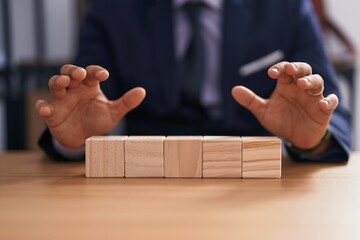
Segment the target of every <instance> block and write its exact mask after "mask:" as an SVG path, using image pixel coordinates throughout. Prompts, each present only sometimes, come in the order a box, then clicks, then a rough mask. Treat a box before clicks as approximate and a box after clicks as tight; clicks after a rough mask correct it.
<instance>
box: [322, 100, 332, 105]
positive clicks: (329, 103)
mask: <svg viewBox="0 0 360 240" xmlns="http://www.w3.org/2000/svg"><path fill="white" fill-rule="evenodd" d="M321 101H322V102H324V103H326V105H328V106H330V105H331V102H330V101H329V99H326V98H324V99H322V100H321Z"/></svg>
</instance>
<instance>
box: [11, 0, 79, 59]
mask: <svg viewBox="0 0 360 240" xmlns="http://www.w3.org/2000/svg"><path fill="white" fill-rule="evenodd" d="M9 2H10V5H11V16H12V17H11V21H12V25H11V28H12V29H11V30H12V31H13V32H12V39H13V46H12V51H13V62H14V63H15V64H16V63H19V62H22V61H24V60H31V59H33V58H34V57H35V54H36V52H35V25H34V24H35V19H34V11H33V1H32V0H30V1H29V0H11V1H9ZM75 3H76V1H74V0H44V13H45V16H44V19H45V34H46V39H47V42H46V43H45V49H46V51H47V52H46V56H45V60H48V61H54V60H63V61H69V60H72V58H73V55H74V53H73V51H74V41H75V40H76V34H75V29H76V27H77V25H76V24H75V23H74V22H75V20H74V19H75V17H76V16H75V12H74V11H75V9H76V8H75Z"/></svg>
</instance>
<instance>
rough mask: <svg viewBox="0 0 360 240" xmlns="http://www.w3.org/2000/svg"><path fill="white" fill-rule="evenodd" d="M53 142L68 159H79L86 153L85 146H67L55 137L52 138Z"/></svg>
mask: <svg viewBox="0 0 360 240" xmlns="http://www.w3.org/2000/svg"><path fill="white" fill-rule="evenodd" d="M52 144H53V146H54V149H55V150H56V151H58V152H59V153H60V154H61V155H63V156H64V157H66V158H68V159H72V160H77V159H80V158H82V157H83V156H84V154H85V146H83V147H80V148H75V149H74V148H67V147H65V146H64V145H62V144H61V143H60V142H59V141H57V140H56V139H54V138H52Z"/></svg>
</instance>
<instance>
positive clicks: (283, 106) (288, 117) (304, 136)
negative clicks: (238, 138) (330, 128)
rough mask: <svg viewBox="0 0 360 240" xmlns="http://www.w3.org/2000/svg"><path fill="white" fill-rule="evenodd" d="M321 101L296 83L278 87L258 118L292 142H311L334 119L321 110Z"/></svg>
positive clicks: (268, 127)
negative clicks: (319, 102) (318, 103)
mask: <svg viewBox="0 0 360 240" xmlns="http://www.w3.org/2000/svg"><path fill="white" fill-rule="evenodd" d="M317 102H318V100H315V99H314V98H309V97H308V96H307V93H306V92H303V91H298V89H297V87H296V86H295V84H294V86H278V88H277V89H276V90H275V91H274V92H273V94H272V96H271V97H270V99H268V100H267V103H266V104H265V105H264V108H263V110H262V111H260V114H259V115H258V116H257V118H258V120H259V122H260V123H261V124H262V125H263V126H264V127H265V128H266V129H268V130H269V131H270V132H272V133H276V135H278V136H281V137H284V138H285V139H289V140H290V139H292V142H297V141H299V142H304V141H308V136H312V135H313V134H314V133H315V134H316V133H317V132H323V131H324V129H325V130H326V128H327V124H328V122H329V119H330V118H329V116H328V115H325V114H323V113H322V112H321V111H320V110H319V107H318V105H317ZM289 129H291V130H290V131H289ZM295 139H296V140H295Z"/></svg>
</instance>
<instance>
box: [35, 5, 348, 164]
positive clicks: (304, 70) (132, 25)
mask: <svg viewBox="0 0 360 240" xmlns="http://www.w3.org/2000/svg"><path fill="white" fill-rule="evenodd" d="M188 2H189V1H186V0H173V1H171V0H161V1H160V0H159V1H158V0H126V1H125V0H123V1H111V0H107V1H104V0H103V1H95V2H94V4H93V7H92V9H91V11H90V13H89V15H88V18H87V21H86V23H85V26H84V29H83V32H82V35H81V41H80V42H81V44H80V49H79V54H78V57H77V61H76V65H78V66H83V67H86V68H81V67H77V66H76V65H65V66H63V68H62V69H61V74H60V75H58V76H54V77H52V78H51V79H50V80H49V88H50V90H51V92H52V95H53V97H54V100H53V102H51V103H48V102H45V101H43V100H39V101H38V102H37V103H36V110H37V112H38V113H39V114H40V116H42V117H43V118H44V119H45V121H46V123H47V125H48V130H47V131H46V132H45V133H44V134H43V136H42V137H41V139H40V142H39V143H40V146H41V147H42V148H43V149H44V150H45V151H46V152H47V153H48V154H50V155H51V156H52V157H54V158H55V159H59V160H61V159H67V158H68V159H69V158H73V159H81V158H83V155H82V154H80V155H77V154H71V152H75V153H77V152H78V151H80V153H83V152H81V151H82V149H83V145H84V141H85V139H86V138H87V137H90V136H92V135H103V134H108V133H109V132H110V131H111V130H112V129H113V128H114V127H115V126H116V125H117V123H118V122H119V121H121V120H122V119H123V118H124V117H125V116H126V120H127V121H126V134H129V135H155V134H161V135H189V134H190V135H240V136H245V135H270V134H273V135H277V136H279V137H281V138H283V139H284V140H285V142H286V143H287V148H288V152H289V154H290V155H291V156H292V157H293V158H294V159H298V160H312V161H337V162H338V161H345V160H347V159H348V156H349V152H350V145H351V139H350V135H351V133H350V127H349V126H350V124H349V116H348V113H347V112H346V110H345V109H344V107H343V106H342V105H341V104H340V105H339V106H338V102H339V100H338V97H337V96H336V95H338V89H337V87H336V84H335V81H334V74H333V70H332V68H331V67H330V64H329V62H328V60H327V58H326V56H325V54H324V50H323V47H322V43H321V37H320V34H319V29H318V25H317V24H316V21H315V20H314V19H315V18H314V15H313V12H312V9H311V4H310V3H309V2H308V1H300V0H299V1H288V0H282V1H280V0H279V1H267V0H224V1H221V0H203V1H201V3H200V4H198V3H196V4H195V5H197V6H198V7H197V10H196V11H195V10H194V9H195V8H193V7H191V8H192V10H188V9H190V7H188V6H193V5H192V4H193V3H188ZM199 5H200V7H199ZM199 9H200V10H199ZM199 12H200V13H199ZM194 19H196V21H194ZM199 26H200V27H199ZM199 33H200V34H199ZM195 46H196V47H195ZM190 49H191V50H190ZM204 49H205V50H204ZM190 53H191V54H190ZM199 53H200V54H199ZM189 55H190V56H192V59H191V58H188V56H189ZM194 58H195V59H197V61H194V62H191V60H193V59H194ZM188 59H190V60H188ZM284 60H287V61H292V62H285V61H284ZM187 61H190V62H191V64H187ZM199 62H200V63H201V64H199ZM276 62H279V63H276ZM100 66H101V67H100ZM204 69H205V71H204ZM193 76H197V77H196V78H193ZM268 76H269V77H268ZM107 78H109V79H108V80H106V79H107ZM200 78H202V80H201V82H197V80H199V79H200ZM189 79H191V81H189ZM105 80H106V81H105ZM100 82H102V84H101V86H102V91H101V90H100V88H99V83H100ZM194 83H195V84H194ZM192 84H193V85H192ZM188 86H190V87H188ZM198 86H201V88H200V90H198V89H197V87H198ZM234 86H235V87H234ZM324 86H325V87H324ZM194 90H196V91H198V92H197V95H196V94H193V93H191V91H192V92H194ZM145 91H146V97H145ZM196 91H195V93H196ZM103 92H104V93H105V94H106V96H107V97H105V95H104V94H103ZM231 95H232V96H231ZM324 95H325V96H326V97H324ZM108 98H109V99H112V100H108ZM234 99H235V100H236V101H234ZM140 103H141V104H140ZM130 111H131V112H130Z"/></svg>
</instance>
